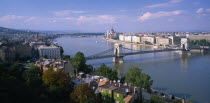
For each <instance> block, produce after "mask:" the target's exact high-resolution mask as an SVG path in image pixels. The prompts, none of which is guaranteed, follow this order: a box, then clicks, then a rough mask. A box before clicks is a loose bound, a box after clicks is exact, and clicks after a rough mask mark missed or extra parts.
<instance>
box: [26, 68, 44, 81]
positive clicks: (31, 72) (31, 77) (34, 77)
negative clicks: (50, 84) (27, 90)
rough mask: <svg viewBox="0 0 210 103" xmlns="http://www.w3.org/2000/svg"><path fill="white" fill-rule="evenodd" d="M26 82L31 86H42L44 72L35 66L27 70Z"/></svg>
mask: <svg viewBox="0 0 210 103" xmlns="http://www.w3.org/2000/svg"><path fill="white" fill-rule="evenodd" d="M23 77H24V79H25V81H26V82H27V83H29V84H31V83H32V84H33V85H34V84H37V83H38V84H41V83H42V82H41V81H42V71H41V70H40V68H39V67H36V66H33V67H31V68H30V69H27V70H25V71H24V73H23Z"/></svg>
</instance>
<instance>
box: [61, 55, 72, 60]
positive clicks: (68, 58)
mask: <svg viewBox="0 0 210 103" xmlns="http://www.w3.org/2000/svg"><path fill="white" fill-rule="evenodd" d="M62 59H63V60H70V59H71V57H70V56H69V55H64V56H63V57H62Z"/></svg>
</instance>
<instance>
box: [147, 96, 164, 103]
mask: <svg viewBox="0 0 210 103" xmlns="http://www.w3.org/2000/svg"><path fill="white" fill-rule="evenodd" d="M150 103H165V101H164V100H163V99H162V98H160V97H158V96H155V95H152V96H151V100H150Z"/></svg>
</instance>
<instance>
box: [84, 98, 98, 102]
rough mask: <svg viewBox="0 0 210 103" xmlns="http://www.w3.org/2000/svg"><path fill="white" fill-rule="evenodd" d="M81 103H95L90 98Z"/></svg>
mask: <svg viewBox="0 0 210 103" xmlns="http://www.w3.org/2000/svg"><path fill="white" fill-rule="evenodd" d="M83 103H96V101H95V100H94V99H92V98H90V99H88V100H86V101H85V102H83Z"/></svg>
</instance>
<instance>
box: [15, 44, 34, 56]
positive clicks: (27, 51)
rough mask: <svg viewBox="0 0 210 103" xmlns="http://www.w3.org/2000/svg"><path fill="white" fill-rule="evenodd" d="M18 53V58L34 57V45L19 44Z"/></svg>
mask: <svg viewBox="0 0 210 103" xmlns="http://www.w3.org/2000/svg"><path fill="white" fill-rule="evenodd" d="M16 53H17V55H18V58H29V57H32V47H31V46H29V45H27V44H22V45H17V46H16Z"/></svg>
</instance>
